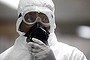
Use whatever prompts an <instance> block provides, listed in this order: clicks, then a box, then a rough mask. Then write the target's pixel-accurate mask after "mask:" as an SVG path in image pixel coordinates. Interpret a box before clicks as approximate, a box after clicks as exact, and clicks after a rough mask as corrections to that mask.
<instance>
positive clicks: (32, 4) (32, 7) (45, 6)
mask: <svg viewBox="0 0 90 60" xmlns="http://www.w3.org/2000/svg"><path fill="white" fill-rule="evenodd" d="M32 11H36V12H42V13H44V14H46V15H47V17H48V19H49V23H50V33H54V29H55V28H56V25H55V16H54V11H55V7H54V3H53V2H52V0H20V3H19V6H18V16H19V15H21V16H20V17H19V18H18V20H17V23H16V29H17V32H18V33H19V34H20V35H25V33H24V32H21V31H19V26H20V24H21V22H22V16H24V15H25V14H26V13H28V12H32Z"/></svg>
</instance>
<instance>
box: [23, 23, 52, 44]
mask: <svg viewBox="0 0 90 60" xmlns="http://www.w3.org/2000/svg"><path fill="white" fill-rule="evenodd" d="M49 34H50V33H49V31H48V30H47V28H46V27H44V26H43V25H42V24H41V23H40V22H37V23H35V24H34V25H33V26H32V27H31V28H30V29H29V30H28V32H27V33H26V34H25V36H26V37H27V40H26V41H27V42H33V41H32V38H36V39H39V40H41V41H42V42H43V43H45V44H46V45H47V44H48V42H47V40H48V37H49Z"/></svg>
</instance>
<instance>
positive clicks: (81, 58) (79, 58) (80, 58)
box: [70, 48, 87, 60]
mask: <svg viewBox="0 0 90 60" xmlns="http://www.w3.org/2000/svg"><path fill="white" fill-rule="evenodd" d="M70 60H87V58H86V56H85V55H84V54H83V52H81V51H80V50H78V49H77V48H75V49H74V50H73V52H72V54H71V57H70Z"/></svg>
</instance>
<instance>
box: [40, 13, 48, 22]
mask: <svg viewBox="0 0 90 60" xmlns="http://www.w3.org/2000/svg"><path fill="white" fill-rule="evenodd" d="M40 17H41V20H42V22H43V23H49V19H48V17H47V16H46V15H45V14H43V13H40Z"/></svg>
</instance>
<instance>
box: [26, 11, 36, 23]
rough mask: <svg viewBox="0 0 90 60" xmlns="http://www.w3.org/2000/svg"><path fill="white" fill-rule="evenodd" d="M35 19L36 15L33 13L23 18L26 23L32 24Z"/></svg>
mask: <svg viewBox="0 0 90 60" xmlns="http://www.w3.org/2000/svg"><path fill="white" fill-rule="evenodd" d="M35 18H36V13H35V12H29V13H27V14H26V15H25V16H24V19H25V21H26V22H27V23H33V22H34V21H35Z"/></svg>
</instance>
